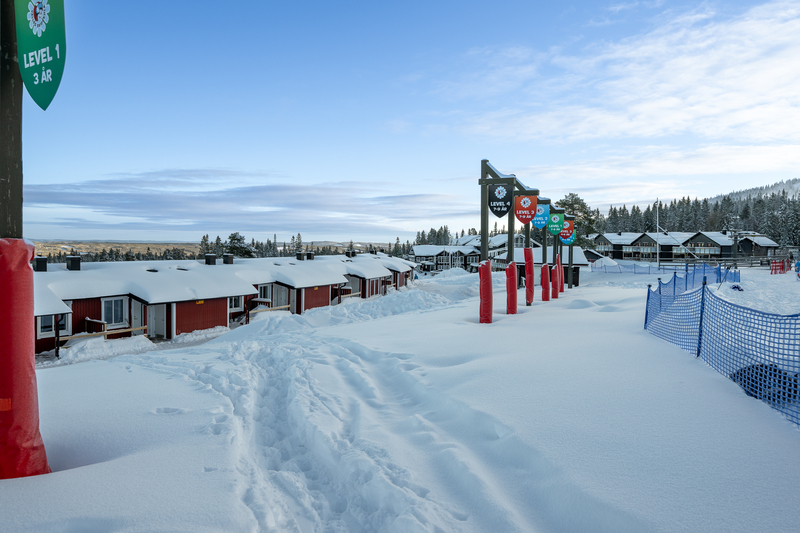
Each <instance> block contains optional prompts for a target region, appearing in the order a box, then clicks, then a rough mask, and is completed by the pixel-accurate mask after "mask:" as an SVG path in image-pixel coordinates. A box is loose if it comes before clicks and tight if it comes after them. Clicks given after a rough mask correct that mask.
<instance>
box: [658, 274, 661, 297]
mask: <svg viewBox="0 0 800 533" xmlns="http://www.w3.org/2000/svg"><path fill="white" fill-rule="evenodd" d="M658 295H659V296H661V278H658Z"/></svg>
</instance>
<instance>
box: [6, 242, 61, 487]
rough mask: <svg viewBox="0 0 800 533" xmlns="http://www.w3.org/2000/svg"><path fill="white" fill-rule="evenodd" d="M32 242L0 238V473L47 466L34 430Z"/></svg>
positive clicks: (25, 471)
mask: <svg viewBox="0 0 800 533" xmlns="http://www.w3.org/2000/svg"><path fill="white" fill-rule="evenodd" d="M33 251H34V249H33V245H32V244H30V243H28V242H26V241H24V240H23V239H0V479H9V478H15V477H23V476H35V475H39V474H47V473H48V472H50V466H48V464H47V455H46V454H45V451H44V443H43V442H42V436H41V434H40V433H39V397H38V394H37V391H36V360H35V358H34V349H35V347H34V346H35V344H34V342H35V338H34V334H35V324H34V317H33V269H32V268H31V266H30V261H31V259H33Z"/></svg>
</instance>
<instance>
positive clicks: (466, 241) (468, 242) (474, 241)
mask: <svg viewBox="0 0 800 533" xmlns="http://www.w3.org/2000/svg"><path fill="white" fill-rule="evenodd" d="M480 245H481V236H480V235H464V236H463V237H459V238H458V239H456V246H480Z"/></svg>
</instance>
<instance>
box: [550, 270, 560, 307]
mask: <svg viewBox="0 0 800 533" xmlns="http://www.w3.org/2000/svg"><path fill="white" fill-rule="evenodd" d="M550 282H551V285H552V287H550V297H551V298H553V300H555V299H557V298H558V265H553V272H552V273H551V274H550Z"/></svg>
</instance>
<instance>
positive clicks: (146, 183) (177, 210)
mask: <svg viewBox="0 0 800 533" xmlns="http://www.w3.org/2000/svg"><path fill="white" fill-rule="evenodd" d="M216 172H217V171H216V170H213V169H212V170H209V171H208V172H207V173H206V172H202V171H197V170H183V169H178V170H172V169H169V170H163V171H156V172H148V173H143V174H140V175H136V176H130V175H129V176H125V177H120V178H114V179H105V180H91V181H84V182H78V183H70V184H39V185H27V186H26V187H25V191H24V192H25V205H26V208H28V209H29V210H30V211H31V213H34V215H32V216H31V217H28V218H27V219H26V223H29V224H33V225H35V224H38V223H45V221H44V220H43V219H42V217H44V216H48V217H50V223H55V224H58V225H60V226H62V227H71V228H76V229H87V228H95V229H96V228H102V227H105V228H106V229H134V228H135V229H139V230H157V229H158V230H164V231H173V230H181V231H189V230H193V231H196V232H197V234H198V235H201V234H203V233H206V232H211V233H214V232H218V233H221V234H225V233H230V232H233V231H243V232H256V233H268V234H271V233H273V232H277V233H286V232H289V233H296V232H298V231H299V232H305V233H311V234H315V235H320V234H337V235H368V234H373V235H375V234H383V235H387V236H388V235H395V234H396V233H397V232H398V230H402V229H406V230H411V229H413V228H416V226H417V225H418V223H417V221H418V220H420V219H422V220H426V222H427V221H429V220H430V219H431V218H435V219H440V220H442V221H443V222H442V223H447V220H452V219H453V218H459V217H463V216H465V214H468V215H473V214H474V212H477V206H474V205H471V204H470V203H469V202H467V201H466V200H465V199H464V198H461V197H459V196H457V195H449V194H393V192H392V190H391V189H392V188H391V187H388V186H387V185H386V184H384V183H381V182H331V183H317V184H311V185H295V184H292V183H291V181H287V180H280V181H279V182H277V183H276V182H272V183H266V184H257V185H253V184H246V185H240V184H236V183H235V180H234V181H231V180H220V179H215V176H216V174H215V173H216ZM234 174H235V173H234ZM201 178H202V179H201ZM212 185H213V186H212ZM42 208H46V209H42ZM59 210H60V211H59ZM59 212H61V213H62V214H61V215H58V214H56V213H59ZM48 213H52V214H48ZM76 213H84V216H76Z"/></svg>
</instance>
